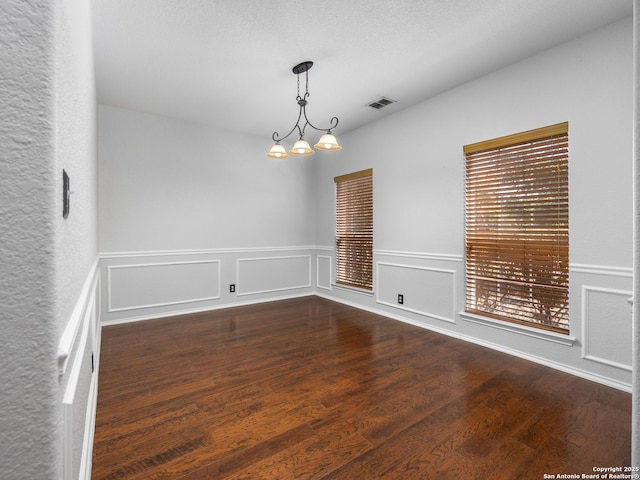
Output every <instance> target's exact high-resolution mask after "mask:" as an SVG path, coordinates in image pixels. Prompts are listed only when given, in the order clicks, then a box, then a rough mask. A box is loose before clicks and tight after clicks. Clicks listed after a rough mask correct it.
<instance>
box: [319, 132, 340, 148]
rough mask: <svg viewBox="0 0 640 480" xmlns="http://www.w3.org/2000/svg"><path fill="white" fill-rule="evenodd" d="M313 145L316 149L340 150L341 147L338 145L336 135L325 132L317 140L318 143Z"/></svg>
mask: <svg viewBox="0 0 640 480" xmlns="http://www.w3.org/2000/svg"><path fill="white" fill-rule="evenodd" d="M314 147H315V148H317V149H318V150H342V147H341V146H340V145H338V141H337V140H336V137H334V136H333V135H331V134H330V133H325V134H324V135H323V136H322V137H320V140H318V143H316V144H315V145H314Z"/></svg>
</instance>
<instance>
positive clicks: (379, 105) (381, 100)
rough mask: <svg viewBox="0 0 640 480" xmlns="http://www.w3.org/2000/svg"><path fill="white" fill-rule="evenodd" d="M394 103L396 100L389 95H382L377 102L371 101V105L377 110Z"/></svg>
mask: <svg viewBox="0 0 640 480" xmlns="http://www.w3.org/2000/svg"><path fill="white" fill-rule="evenodd" d="M392 103H396V101H395V100H391V99H389V98H387V97H380V98H379V99H378V100H376V101H375V102H371V103H370V104H369V106H370V107H371V108H375V109H376V110H380V109H381V108H383V107H386V106H387V105H391V104H392Z"/></svg>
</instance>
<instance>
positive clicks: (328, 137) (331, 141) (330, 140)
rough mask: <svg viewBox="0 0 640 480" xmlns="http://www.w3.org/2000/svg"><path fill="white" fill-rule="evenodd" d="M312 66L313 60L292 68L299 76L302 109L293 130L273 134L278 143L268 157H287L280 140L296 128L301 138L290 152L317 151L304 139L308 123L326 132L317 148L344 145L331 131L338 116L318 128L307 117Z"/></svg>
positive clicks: (301, 155)
mask: <svg viewBox="0 0 640 480" xmlns="http://www.w3.org/2000/svg"><path fill="white" fill-rule="evenodd" d="M312 66H313V62H302V63H299V64H298V65H296V66H295V67H293V69H292V71H293V73H295V74H296V75H297V76H298V96H297V97H296V101H297V102H298V105H299V106H300V111H299V113H298V121H297V122H296V124H295V125H294V126H293V128H292V129H291V131H289V133H287V134H286V135H285V136H284V137H280V136H279V135H278V132H273V135H272V136H271V138H272V139H273V141H274V142H276V143H275V145H274V146H273V147H271V150H269V153H267V157H270V158H287V157H288V156H289V155H287V151H286V150H285V148H284V147H283V146H282V145H280V142H281V141H282V140H285V139H287V138H288V137H289V136H290V135H291V134H292V133H293V132H295V131H296V130H297V131H298V135H299V139H298V141H297V142H296V143H295V144H294V145H293V148H291V150H289V153H290V154H291V155H297V156H300V157H305V156H307V155H313V154H314V153H315V152H314V151H313V150H312V149H311V147H310V146H309V143H307V141H306V140H305V139H304V133H305V129H306V128H307V125H308V126H310V127H311V128H313V129H314V130H318V131H319V132H326V133H325V134H324V135H322V137H320V140H319V141H318V143H316V144H315V145H314V147H315V148H317V149H318V150H328V151H332V150H333V151H335V150H340V149H342V147H341V146H340V145H338V141H337V140H336V137H334V136H333V134H332V133H331V131H332V130H333V129H334V128H336V127H337V126H338V117H333V118H332V119H331V121H330V125H329V127H328V128H318V127H316V126H315V125H313V124H312V123H311V122H310V121H309V119H308V118H307V111H306V106H307V103H308V102H307V97H308V96H309V73H308V72H309V69H310V68H311V67H312ZM302 73H304V74H305V92H304V96H300V74H302ZM303 118H304V124H303V125H302V127H301V126H300V121H301V120H302V119H303Z"/></svg>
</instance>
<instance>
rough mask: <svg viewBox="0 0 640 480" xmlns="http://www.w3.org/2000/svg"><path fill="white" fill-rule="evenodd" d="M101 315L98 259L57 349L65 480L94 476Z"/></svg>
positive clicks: (86, 479) (85, 479)
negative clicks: (92, 451) (93, 461)
mask: <svg viewBox="0 0 640 480" xmlns="http://www.w3.org/2000/svg"><path fill="white" fill-rule="evenodd" d="M99 315H100V277H99V269H98V260H97V259H96V262H95V264H94V266H93V268H92V269H91V272H90V273H89V276H88V277H87V280H86V281H85V285H84V287H83V289H82V292H81V294H80V298H79V300H78V302H77V304H76V306H75V308H74V310H73V313H72V315H71V318H70V319H69V321H68V322H67V327H66V328H65V330H64V332H63V334H62V336H61V339H60V344H59V346H58V365H59V367H60V369H59V373H60V377H59V383H60V387H61V389H62V414H63V424H62V432H63V437H62V439H63V442H62V470H63V477H62V478H63V479H64V480H78V479H82V480H89V478H90V476H91V450H92V446H93V433H94V428H95V412H96V399H97V390H98V376H97V363H98V358H99V350H100V331H99V330H98V325H99V323H100V319H99Z"/></svg>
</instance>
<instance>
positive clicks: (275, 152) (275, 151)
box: [267, 143, 289, 158]
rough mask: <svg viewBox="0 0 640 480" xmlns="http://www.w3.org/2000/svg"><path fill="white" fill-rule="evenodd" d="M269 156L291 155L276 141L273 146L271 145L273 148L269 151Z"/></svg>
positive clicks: (286, 156) (284, 156)
mask: <svg viewBox="0 0 640 480" xmlns="http://www.w3.org/2000/svg"><path fill="white" fill-rule="evenodd" d="M267 157H269V158H288V157H289V155H288V154H287V151H286V150H285V149H284V147H283V146H282V145H280V144H279V143H276V144H275V145H274V146H273V147H271V150H269V153H267Z"/></svg>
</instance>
